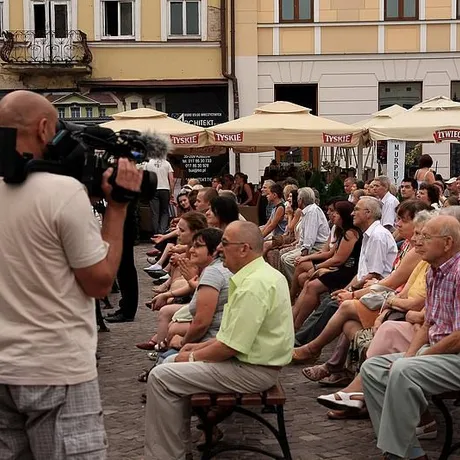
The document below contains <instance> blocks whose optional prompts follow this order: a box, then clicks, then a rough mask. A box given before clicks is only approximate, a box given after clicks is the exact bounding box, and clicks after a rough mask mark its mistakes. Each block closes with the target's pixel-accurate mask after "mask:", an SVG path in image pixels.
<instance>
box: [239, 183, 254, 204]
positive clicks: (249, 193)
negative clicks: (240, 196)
mask: <svg viewBox="0 0 460 460" xmlns="http://www.w3.org/2000/svg"><path fill="white" fill-rule="evenodd" d="M243 189H244V191H245V192H246V195H247V196H248V198H247V200H246V201H245V202H244V203H241V204H242V205H245V204H249V203H250V202H251V201H252V190H251V187H250V186H249V184H244V185H243Z"/></svg>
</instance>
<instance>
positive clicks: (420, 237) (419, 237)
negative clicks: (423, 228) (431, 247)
mask: <svg viewBox="0 0 460 460" xmlns="http://www.w3.org/2000/svg"><path fill="white" fill-rule="evenodd" d="M413 238H414V240H422V241H431V240H432V239H433V238H449V235H427V234H426V233H414V236H413Z"/></svg>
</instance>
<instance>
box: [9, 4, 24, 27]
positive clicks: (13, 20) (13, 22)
mask: <svg viewBox="0 0 460 460" xmlns="http://www.w3.org/2000/svg"><path fill="white" fill-rule="evenodd" d="M10 29H11V30H22V29H24V15H23V3H22V2H20V1H18V0H16V1H14V0H13V1H10Z"/></svg>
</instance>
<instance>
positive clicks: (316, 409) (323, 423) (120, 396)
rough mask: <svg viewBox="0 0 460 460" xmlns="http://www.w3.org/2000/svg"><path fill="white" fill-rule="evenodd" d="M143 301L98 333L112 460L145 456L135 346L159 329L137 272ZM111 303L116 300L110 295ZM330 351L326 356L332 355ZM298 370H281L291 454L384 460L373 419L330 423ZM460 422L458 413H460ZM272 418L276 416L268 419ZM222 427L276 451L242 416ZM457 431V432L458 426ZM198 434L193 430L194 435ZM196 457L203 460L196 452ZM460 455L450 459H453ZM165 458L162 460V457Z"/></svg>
mask: <svg viewBox="0 0 460 460" xmlns="http://www.w3.org/2000/svg"><path fill="white" fill-rule="evenodd" d="M146 247H147V246H142V245H141V246H137V247H136V248H135V249H136V259H137V265H138V267H139V268H140V269H141V268H142V267H144V266H145V265H146V264H145V257H144V254H145V250H146ZM139 280H140V290H141V295H140V301H139V305H140V307H139V310H138V314H137V317H136V320H135V321H134V322H133V323H123V324H114V325H110V329H111V332H109V333H101V334H99V351H100V354H101V359H100V361H99V376H100V377H99V380H100V384H101V393H102V399H103V406H104V411H105V424H106V429H107V433H108V437H109V444H110V448H109V454H108V458H109V460H140V459H141V458H142V452H143V438H144V407H143V405H142V404H141V402H140V396H141V394H142V393H143V392H144V391H145V387H144V385H145V384H142V383H139V382H137V379H136V376H137V374H138V373H140V372H141V371H142V368H144V367H149V366H150V363H151V361H149V360H148V358H147V356H146V353H145V352H142V351H140V350H138V349H137V348H135V346H134V344H135V343H137V342H140V341H144V340H145V339H147V338H149V337H150V336H151V335H152V333H153V331H154V329H155V316H156V314H154V313H152V312H151V311H149V310H148V309H147V308H146V307H144V306H143V305H144V302H145V301H147V300H149V296H150V292H151V287H152V283H151V279H150V278H149V277H148V276H147V275H146V274H144V273H143V272H142V270H139ZM111 301H112V303H113V305H116V304H117V302H118V296H116V295H113V296H112V297H111ZM330 351H331V349H330V348H328V349H327V350H326V351H325V352H324V353H323V356H322V358H323V359H325V358H327V357H328V355H329V353H330ZM300 370H301V368H300V367H298V366H289V367H287V368H286V369H284V370H283V372H282V375H281V382H282V384H283V387H284V389H285V391H286V394H287V403H286V406H285V410H286V427H287V432H288V436H289V442H290V446H291V452H292V456H293V458H294V459H296V460H298V459H299V460H316V459H341V460H361V459H375V458H381V455H380V454H379V452H378V450H377V449H376V447H375V439H374V434H373V431H372V428H371V425H370V422H369V420H346V421H332V420H328V419H327V417H326V415H325V413H326V410H325V408H323V407H322V406H320V405H318V404H317V403H316V400H315V399H316V397H317V396H318V395H320V394H322V393H325V392H328V390H327V389H326V390H325V389H324V388H321V387H319V386H318V385H317V384H315V383H312V382H308V381H306V379H305V378H304V377H303V376H302V374H301V372H300ZM433 413H434V414H435V415H436V418H437V420H438V430H439V435H438V439H437V440H436V441H424V443H423V445H424V447H425V448H426V450H427V452H428V454H429V455H430V458H431V459H436V458H438V456H439V452H440V446H441V445H442V442H443V435H444V426H443V422H442V417H441V416H440V414H439V413H438V412H437V411H436V410H434V411H433ZM455 415H456V418H457V419H459V415H460V411H458V410H457V412H456V414H455ZM268 417H272V418H273V415H269V416H268ZM221 426H222V428H223V430H224V433H225V437H224V439H225V441H226V442H228V443H232V442H240V441H242V440H245V441H247V442H249V443H251V444H254V445H255V446H258V447H262V448H269V449H272V448H273V449H277V448H278V447H277V445H276V441H275V440H274V439H273V438H272V437H271V436H270V434H268V433H267V432H266V430H264V429H262V428H260V427H259V425H258V424H257V423H256V422H253V421H252V420H248V419H244V418H242V417H239V416H234V417H231V418H230V419H229V420H227V421H226V422H224V423H223V424H222V425H221ZM454 433H457V435H458V433H459V430H458V425H457V426H456V427H455V430H454ZM198 435H199V433H198V432H195V436H198ZM194 458H195V459H198V458H199V455H198V453H197V452H195V455H194ZM218 458H222V459H256V458H262V456H261V455H258V454H243V453H227V454H225V455H224V454H222V455H220V456H218ZM459 458H460V456H455V457H454V456H452V457H450V459H451V460H455V459H459ZM159 460H162V459H159Z"/></svg>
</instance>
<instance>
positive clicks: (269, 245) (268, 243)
mask: <svg viewBox="0 0 460 460" xmlns="http://www.w3.org/2000/svg"><path fill="white" fill-rule="evenodd" d="M272 246H273V243H272V242H271V241H265V242H264V252H263V255H264V257H265V256H266V255H267V252H268V251H270V250H271V248H272Z"/></svg>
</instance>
